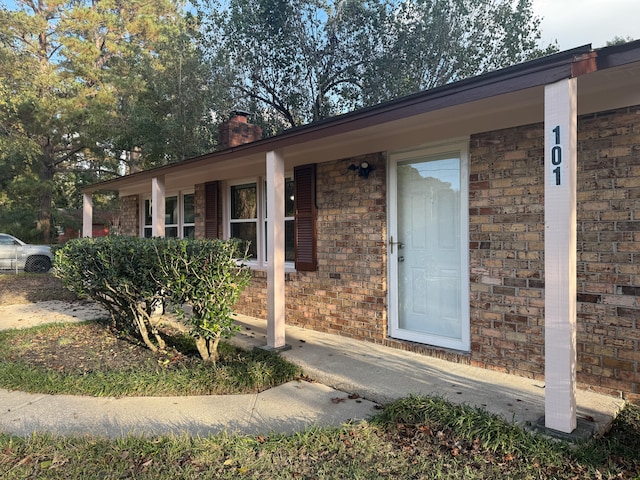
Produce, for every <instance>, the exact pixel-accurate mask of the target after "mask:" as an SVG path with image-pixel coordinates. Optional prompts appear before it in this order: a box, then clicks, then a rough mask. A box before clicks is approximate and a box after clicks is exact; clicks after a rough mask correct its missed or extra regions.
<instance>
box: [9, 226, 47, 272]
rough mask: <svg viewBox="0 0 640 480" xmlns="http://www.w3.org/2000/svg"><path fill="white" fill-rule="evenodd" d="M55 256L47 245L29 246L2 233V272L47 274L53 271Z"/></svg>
mask: <svg viewBox="0 0 640 480" xmlns="http://www.w3.org/2000/svg"><path fill="white" fill-rule="evenodd" d="M52 262H53V255H52V253H51V247H49V246H46V245H28V244H26V243H24V242H23V241H22V240H18V239H17V238H16V237H14V236H12V235H8V234H6V233H0V270H24V271H25V272H34V273H45V272H48V271H49V270H50V269H51V264H52Z"/></svg>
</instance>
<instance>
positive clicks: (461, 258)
mask: <svg viewBox="0 0 640 480" xmlns="http://www.w3.org/2000/svg"><path fill="white" fill-rule="evenodd" d="M467 164H468V161H467V148H466V144H456V145H446V146H442V147H439V148H433V149H425V150H421V151H417V152H407V153H402V154H396V155H392V156H391V158H390V168H389V180H390V185H389V194H390V207H391V208H390V218H389V220H390V221H389V226H390V229H389V233H390V237H389V250H388V253H389V256H388V258H389V285H390V288H389V299H390V315H389V317H390V332H389V333H390V335H391V336H392V337H394V338H399V339H403V340H410V341H414V342H418V343H424V344H428V345H433V346H438V347H445V348H452V349H456V350H469V336H470V332H469V293H468V292H469V260H468V259H469V255H468V226H467V225H468V223H467V222H468V192H467V180H466V179H467V178H468V175H467V172H468V166H467Z"/></svg>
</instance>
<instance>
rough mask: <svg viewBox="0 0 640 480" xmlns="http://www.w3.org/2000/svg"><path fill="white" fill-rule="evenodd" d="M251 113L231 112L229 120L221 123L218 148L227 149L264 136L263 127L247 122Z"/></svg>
mask: <svg viewBox="0 0 640 480" xmlns="http://www.w3.org/2000/svg"><path fill="white" fill-rule="evenodd" d="M249 115H250V113H249V112H243V111H241V110H235V111H233V112H231V118H230V119H229V120H227V121H226V122H223V123H221V124H220V127H219V129H218V133H219V136H218V150H226V149H227V148H231V147H237V146H238V145H242V144H244V143H250V142H255V141H256V140H260V139H261V138H262V128H260V127H259V126H258V125H252V124H251V123H248V122H247V118H248V117H249Z"/></svg>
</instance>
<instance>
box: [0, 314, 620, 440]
mask: <svg viewBox="0 0 640 480" xmlns="http://www.w3.org/2000/svg"><path fill="white" fill-rule="evenodd" d="M238 322H239V323H240V325H241V327H242V332H241V333H240V334H239V335H237V336H236V337H235V338H234V339H233V343H235V344H237V345H239V346H242V347H245V348H252V347H254V346H264V345H265V344H266V322H265V321H264V320H259V319H255V318H251V317H245V316H238ZM21 323H22V322H21ZM24 323H25V324H26V323H28V322H24ZM5 328H6V327H5ZM286 334H287V343H288V344H289V345H291V347H292V348H291V350H288V351H284V352H282V353H281V355H282V356H283V357H285V358H287V359H288V360H290V361H292V362H294V363H296V364H298V365H300V366H302V368H303V369H304V371H305V373H306V374H307V375H308V376H309V377H310V378H312V379H313V380H315V382H313V383H310V382H305V381H298V382H290V383H288V384H286V385H283V386H280V387H277V388H273V389H270V390H268V391H266V392H262V393H260V394H255V395H230V396H200V397H134V398H119V399H116V398H94V397H81V396H64V395H61V396H52V395H42V394H36V395H33V394H26V393H23V392H9V391H6V390H0V406H1V407H0V431H5V432H7V433H13V434H17V435H26V434H30V433H32V432H35V431H48V432H53V433H59V434H65V435H66V434H91V435H103V436H109V437H120V436H123V435H127V434H144V435H156V434H176V435H177V434H181V433H188V434H192V435H207V434H210V433H216V432H221V431H227V432H229V433H246V434H269V433H274V432H277V433H292V432H296V431H302V430H304V429H306V428H309V427H312V426H315V425H317V426H325V425H340V424H343V423H345V422H348V421H351V420H356V421H357V420H360V419H366V418H369V417H370V416H371V415H373V414H375V413H376V411H377V408H378V405H379V404H384V403H387V402H390V401H392V400H395V399H398V398H402V397H405V396H407V395H409V394H427V395H438V396H441V397H444V398H446V399H448V400H450V401H452V402H454V403H466V404H469V405H472V406H478V407H482V408H484V409H486V410H488V411H489V412H492V413H495V414H498V415H501V416H503V417H504V418H505V419H507V420H508V421H515V422H517V423H519V424H521V425H524V426H531V425H534V424H535V423H536V422H537V421H538V420H539V418H540V417H541V416H542V415H543V414H544V384H543V383H542V382H540V381H534V380H529V379H525V378H521V377H516V376H512V375H506V374H501V373H497V372H491V371H488V370H484V369H479V368H474V367H469V366H466V365H460V364H455V363H450V362H446V361H443V360H439V359H435V358H430V357H426V356H423V355H418V354H414V353H411V352H405V351H401V350H396V349H392V348H388V347H383V346H379V345H374V344H371V343H365V342H359V341H355V340H352V339H347V338H342V337H338V336H335V335H329V334H322V333H318V332H315V331H312V330H306V329H301V328H296V327H290V326H288V327H287V332H286ZM622 405H623V401H622V400H620V399H616V398H612V397H608V396H604V395H599V394H595V393H592V392H585V391H579V392H578V415H579V418H580V419H584V420H588V422H587V423H589V425H591V427H593V428H594V429H596V430H597V431H603V430H604V429H605V428H606V427H607V426H608V425H609V423H610V422H611V420H612V419H613V418H614V417H615V415H616V414H617V412H618V411H619V409H620V408H621V407H622Z"/></svg>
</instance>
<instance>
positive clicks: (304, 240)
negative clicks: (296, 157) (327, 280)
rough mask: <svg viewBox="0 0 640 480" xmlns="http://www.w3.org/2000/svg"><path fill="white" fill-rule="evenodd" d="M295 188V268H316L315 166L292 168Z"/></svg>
mask: <svg viewBox="0 0 640 480" xmlns="http://www.w3.org/2000/svg"><path fill="white" fill-rule="evenodd" d="M293 180H294V185H295V186H294V188H295V197H294V198H295V199H294V202H295V214H296V216H295V255H296V270H302V271H307V272H313V271H316V270H317V269H318V260H317V255H316V166H315V164H312V165H303V166H300V167H296V168H295V169H294V170H293Z"/></svg>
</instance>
